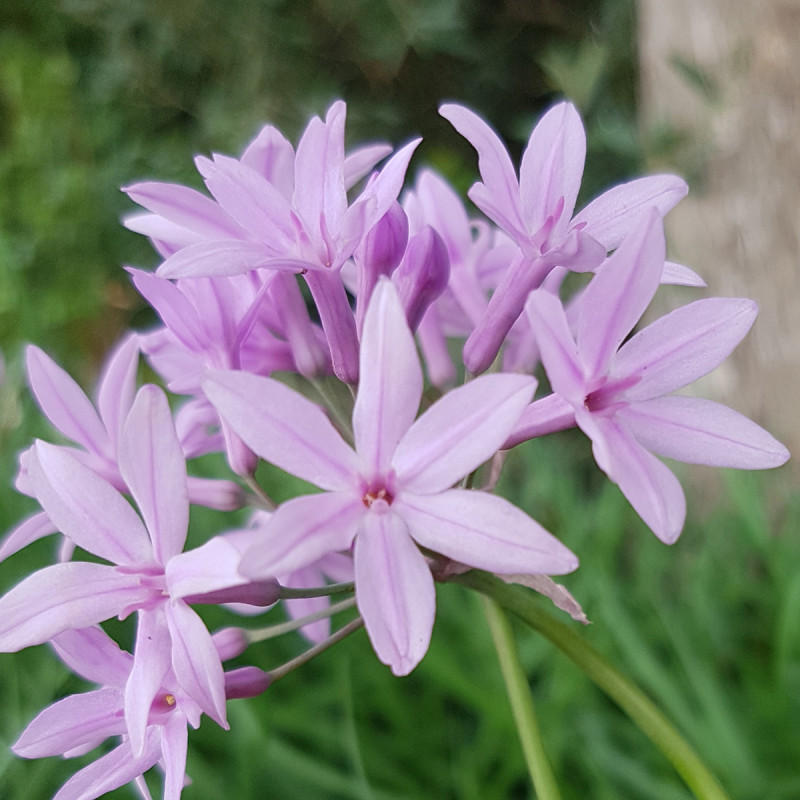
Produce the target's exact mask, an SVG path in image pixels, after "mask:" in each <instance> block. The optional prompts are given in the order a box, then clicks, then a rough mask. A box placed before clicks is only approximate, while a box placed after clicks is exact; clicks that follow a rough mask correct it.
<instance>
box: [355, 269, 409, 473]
mask: <svg viewBox="0 0 800 800" xmlns="http://www.w3.org/2000/svg"><path fill="white" fill-rule="evenodd" d="M359 372H360V379H359V384H358V397H357V398H356V404H355V408H354V409H353V431H354V434H355V441H356V450H357V451H358V454H359V456H361V458H362V459H363V461H364V464H365V467H366V468H367V469H368V470H369V471H370V472H371V473H374V474H385V472H386V471H387V470H388V468H389V463H390V462H391V460H392V456H393V455H394V451H395V449H396V448H397V444H398V442H399V441H400V439H401V438H402V437H403V434H404V433H405V432H406V431H407V430H408V429H409V427H410V426H411V423H412V422H413V421H414V418H415V417H416V415H417V409H418V408H419V401H420V398H421V397H422V368H421V367H420V363H419V357H418V356H417V348H416V345H415V344H414V337H413V336H412V335H411V331H410V330H409V327H408V324H407V323H406V318H405V314H404V313H403V308H402V306H401V305H400V298H399V297H398V294H397V290H396V288H395V286H394V284H393V283H392V282H391V281H390V280H388V279H384V280H380V281H379V282H378V285H377V286H376V287H375V291H374V292H373V294H372V299H371V300H370V304H369V308H368V309H367V314H366V317H365V319H364V330H363V333H362V336H361V356H360V370H359Z"/></svg>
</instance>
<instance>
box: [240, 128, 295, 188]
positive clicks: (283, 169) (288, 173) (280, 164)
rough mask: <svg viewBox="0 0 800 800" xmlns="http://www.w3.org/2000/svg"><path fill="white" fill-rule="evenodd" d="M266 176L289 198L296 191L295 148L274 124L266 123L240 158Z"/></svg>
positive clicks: (243, 162)
mask: <svg viewBox="0 0 800 800" xmlns="http://www.w3.org/2000/svg"><path fill="white" fill-rule="evenodd" d="M239 160H240V161H241V162H242V164H245V165H246V166H248V167H250V169H254V170H255V171H256V172H257V173H258V174H259V175H261V176H262V177H264V178H266V179H267V180H268V181H269V182H270V183H271V184H273V185H274V186H275V188H276V189H277V190H278V191H279V192H280V193H281V194H282V195H283V196H284V197H285V198H286V199H287V200H288V199H289V198H290V197H291V196H292V192H293V191H294V148H293V147H292V145H291V144H290V143H289V141H288V139H286V137H285V136H284V135H283V134H282V133H281V132H280V131H279V130H278V129H277V128H274V127H273V126H272V125H265V126H264V127H263V128H262V129H261V131H260V132H259V134H258V136H256V138H255V139H253V141H252V142H250V144H249V145H247V149H246V150H245V151H244V153H242V157H241V158H240V159H239Z"/></svg>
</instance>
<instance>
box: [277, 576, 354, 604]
mask: <svg viewBox="0 0 800 800" xmlns="http://www.w3.org/2000/svg"><path fill="white" fill-rule="evenodd" d="M354 589H355V584H354V583H353V582H352V581H350V582H349V583H330V584H328V585H327V586H319V587H317V588H311V589H293V588H292V587H291V586H281V594H280V599H281V600H297V599H305V598H308V597H331V596H332V595H335V594H347V593H348V592H352V591H353V590H354Z"/></svg>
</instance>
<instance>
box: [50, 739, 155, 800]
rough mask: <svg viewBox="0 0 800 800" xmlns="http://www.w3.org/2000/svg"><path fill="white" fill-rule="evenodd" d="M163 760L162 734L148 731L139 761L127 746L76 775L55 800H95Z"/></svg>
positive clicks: (124, 744) (59, 791)
mask: <svg viewBox="0 0 800 800" xmlns="http://www.w3.org/2000/svg"><path fill="white" fill-rule="evenodd" d="M160 758H161V734H160V732H159V730H158V729H156V728H155V727H153V728H151V729H150V730H149V731H148V736H147V743H146V746H145V749H144V751H143V753H142V754H141V756H139V757H135V756H134V755H133V752H132V751H131V746H130V742H123V743H122V744H121V745H120V746H119V747H117V748H116V749H114V750H112V751H111V752H110V753H107V754H106V755H104V756H102V757H101V758H98V759H97V761H94V762H92V763H91V764H89V766H88V767H84V768H83V769H82V770H81V771H80V772H76V773H75V775H73V776H72V777H71V778H70V779H69V780H68V781H67V782H66V783H65V784H64V785H63V786H62V787H61V788H60V789H59V790H58V792H57V793H56V795H55V797H53V800H93V798H96V797H100V796H101V795H104V794H106V793H108V792H111V791H113V790H114V789H118V788H119V787H120V786H124V785H125V784H126V783H130V782H131V781H132V780H134V779H135V778H137V777H138V776H139V775H141V774H142V773H144V772H147V770H148V769H150V767H152V766H154V765H155V763H156V762H157V761H158V760H159V759H160Z"/></svg>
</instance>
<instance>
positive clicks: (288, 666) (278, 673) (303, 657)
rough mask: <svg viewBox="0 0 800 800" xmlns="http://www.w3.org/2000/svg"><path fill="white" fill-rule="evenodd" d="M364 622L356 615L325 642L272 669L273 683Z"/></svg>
mask: <svg viewBox="0 0 800 800" xmlns="http://www.w3.org/2000/svg"><path fill="white" fill-rule="evenodd" d="M363 624H364V620H363V619H361V617H356V618H355V619H354V620H351V621H350V622H348V623H347V625H344V626H342V627H341V628H339V630H338V631H336V633H334V634H332V635H331V636H329V637H328V638H327V639H326V640H325V641H324V642H320V643H319V644H315V645H314V646H313V647H310V648H309V649H308V650H306V651H305V653H301V654H300V655H299V656H297V657H296V658H293V659H292V660H291V661H287V662H286V663H285V664H283V665H282V666H280V667H278V668H277V669H272V670H270V672H269V676H270V678H271V679H272V681H273V683H274V682H275V681H277V680H278V679H279V678H283V677H284V676H285V675H288V674H289V673H290V672H292V671H293V670H296V669H297V668H298V667H302V666H303V664H307V663H308V662H309V661H311V659H312V658H315V657H316V656H318V655H319V654H320V653H324V652H325V651H326V650H327V649H328V648H329V647H333V645H335V644H336V643H337V642H341V641H342V639H345V638H347V637H348V636H349V635H350V634H351V633H353V632H354V631H357V630H358V629H359V628H360V627H361V626H362V625H363Z"/></svg>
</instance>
